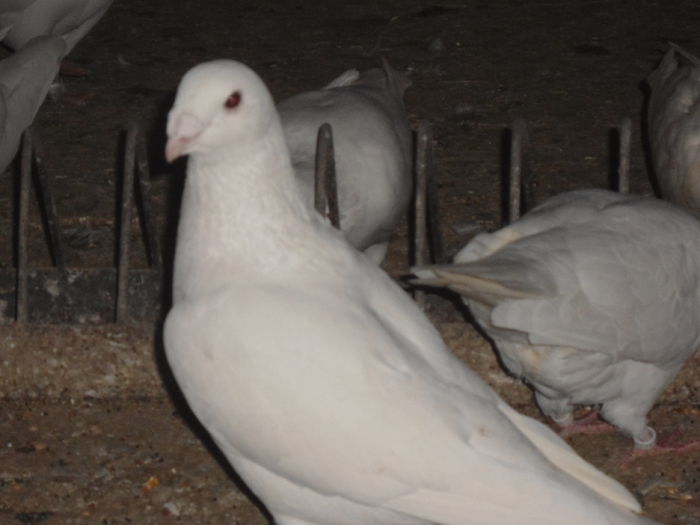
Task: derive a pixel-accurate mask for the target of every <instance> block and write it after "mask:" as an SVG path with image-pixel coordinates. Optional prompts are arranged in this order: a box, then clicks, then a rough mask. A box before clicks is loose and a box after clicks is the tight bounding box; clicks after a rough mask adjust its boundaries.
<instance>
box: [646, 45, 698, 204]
mask: <svg viewBox="0 0 700 525" xmlns="http://www.w3.org/2000/svg"><path fill="white" fill-rule="evenodd" d="M684 57H685V58H684ZM679 60H682V61H684V62H685V63H683V64H682V65H681V63H680V62H679ZM648 84H649V87H650V89H651V97H650V99H649V107H648V112H647V124H648V130H649V142H650V145H651V153H652V160H653V164H654V173H655V175H656V180H657V182H658V184H659V188H660V190H661V195H662V196H663V197H664V198H665V199H667V200H669V201H671V202H673V203H675V204H678V205H681V206H684V207H686V208H689V209H690V210H692V211H693V212H694V213H695V214H696V215H697V214H700V60H698V59H697V58H695V57H693V56H692V55H689V54H688V53H686V52H681V53H679V50H678V48H677V47H675V46H674V47H671V49H669V50H668V52H667V53H666V54H665V55H664V57H663V60H662V61H661V63H660V64H659V67H658V68H657V69H656V70H655V71H654V72H653V73H652V74H651V75H650V76H649V79H648Z"/></svg>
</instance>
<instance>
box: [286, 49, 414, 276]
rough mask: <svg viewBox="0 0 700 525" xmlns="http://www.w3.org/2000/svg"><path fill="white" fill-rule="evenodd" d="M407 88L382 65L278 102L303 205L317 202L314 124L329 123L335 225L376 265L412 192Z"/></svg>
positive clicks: (401, 78) (401, 77)
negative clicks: (335, 187) (335, 189)
mask: <svg viewBox="0 0 700 525" xmlns="http://www.w3.org/2000/svg"><path fill="white" fill-rule="evenodd" d="M408 85H409V82H408V80H407V79H406V78H405V76H404V75H402V74H401V73H399V72H397V71H394V70H393V69H391V67H390V66H389V65H388V64H387V63H386V62H385V63H384V67H383V69H371V70H369V71H365V72H363V73H358V72H357V71H356V70H349V71H346V72H345V73H343V74H342V75H341V76H340V77H338V78H337V79H335V80H334V81H333V82H331V83H330V84H329V85H328V86H326V87H325V88H323V89H320V90H316V91H308V92H304V93H300V94H298V95H295V96H293V97H291V98H289V99H287V100H284V101H283V102H281V103H280V104H278V106H277V110H278V111H279V114H280V118H281V120H282V129H283V130H284V135H285V139H286V142H287V146H288V148H289V151H290V154H291V159H292V164H293V166H294V171H295V174H296V178H297V181H298V183H299V186H300V188H301V192H302V197H303V199H304V203H305V204H306V206H307V207H308V208H309V209H312V208H313V206H314V180H315V179H314V172H315V155H316V138H317V135H318V128H319V126H321V124H323V123H325V122H327V123H329V124H331V126H332V128H333V145H334V151H335V167H336V177H337V182H338V208H339V212H340V229H341V230H342V231H343V233H344V234H345V236H346V237H347V239H348V240H349V241H350V243H351V244H352V245H353V246H355V247H356V248H357V249H359V250H362V251H366V252H367V254H368V255H369V256H370V257H371V258H372V260H374V261H375V262H376V263H377V264H379V263H381V262H382V260H383V259H384V256H385V254H386V250H387V247H388V244H389V238H390V237H391V234H392V233H393V231H394V229H395V228H396V226H397V225H398V223H399V221H400V220H401V217H402V216H403V214H404V213H405V212H406V210H407V208H408V203H409V200H410V198H411V193H412V191H413V173H412V166H413V163H412V136H411V129H410V127H409V124H408V120H407V118H406V111H405V109H404V104H403V93H404V90H405V88H406V87H407V86H408Z"/></svg>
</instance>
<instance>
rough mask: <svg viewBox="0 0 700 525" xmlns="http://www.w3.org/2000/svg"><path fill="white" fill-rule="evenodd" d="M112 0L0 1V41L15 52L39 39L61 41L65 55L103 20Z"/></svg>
mask: <svg viewBox="0 0 700 525" xmlns="http://www.w3.org/2000/svg"><path fill="white" fill-rule="evenodd" d="M111 3H112V0H0V39H1V40H2V41H3V43H5V44H6V45H7V46H9V47H11V48H12V49H14V50H19V49H21V48H22V47H23V46H24V45H25V44H26V43H27V42H29V41H30V40H32V39H33V38H36V37H38V36H49V35H50V36H57V37H60V38H62V39H63V40H64V42H65V45H66V48H65V54H66V55H67V54H68V53H70V52H71V50H72V49H73V47H75V45H76V44H77V43H78V42H79V41H80V40H81V39H82V38H83V37H84V36H85V35H86V34H87V33H88V31H90V29H92V28H93V26H94V25H95V24H96V23H97V22H98V21H99V20H100V18H102V16H103V15H104V14H105V12H106V11H107V9H108V8H109V6H110V5H111Z"/></svg>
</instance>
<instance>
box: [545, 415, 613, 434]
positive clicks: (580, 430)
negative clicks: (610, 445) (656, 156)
mask: <svg viewBox="0 0 700 525" xmlns="http://www.w3.org/2000/svg"><path fill="white" fill-rule="evenodd" d="M567 419H568V418H561V419H560V420H556V419H555V422H557V423H559V422H560V421H562V422H564V423H566V420H567ZM562 426H564V428H563V429H562V430H561V431H560V432H559V437H561V438H562V439H566V438H569V437H571V436H575V435H578V434H585V435H588V436H591V435H596V434H609V433H611V432H617V429H616V428H615V427H614V426H612V425H611V424H609V423H605V422H604V421H601V420H600V418H599V417H598V412H597V411H595V410H591V411H590V412H589V413H588V414H586V415H585V416H583V417H582V418H579V419H576V420H574V419H573V417H571V418H570V422H569V423H568V424H566V425H562Z"/></svg>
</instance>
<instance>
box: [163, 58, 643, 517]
mask: <svg viewBox="0 0 700 525" xmlns="http://www.w3.org/2000/svg"><path fill="white" fill-rule="evenodd" d="M167 133H168V142H167V145H166V158H167V159H168V160H174V159H176V158H177V157H179V156H181V155H187V154H189V164H188V167H187V179H186V183H185V190H184V194H183V199H182V210H181V215H180V222H179V231H178V238H177V249H176V255H175V274H174V289H173V307H172V309H171V311H170V312H169V314H168V316H167V320H166V323H165V332H164V343H165V348H166V356H167V360H168V363H169V364H170V367H171V369H172V371H173V373H174V376H175V378H176V379H177V382H178V384H179V385H180V388H181V389H182V392H183V393H184V395H185V398H186V399H187V401H188V403H189V405H190V406H191V408H192V409H193V410H194V413H195V414H196V415H197V417H198V418H199V419H200V421H201V422H202V423H203V424H204V426H205V427H206V429H207V430H208V431H209V433H210V434H211V436H212V437H213V439H214V441H215V442H216V443H217V445H218V446H219V447H220V449H221V451H222V452H223V453H224V454H225V456H226V457H227V458H228V460H229V461H230V462H231V464H232V465H233V466H234V467H235V469H236V471H237V472H238V474H239V475H240V476H241V477H242V479H243V480H244V481H245V482H246V483H247V484H248V486H249V487H250V488H251V489H252V490H253V492H255V494H257V496H258V497H259V498H260V499H261V500H262V501H263V502H264V503H265V505H266V506H267V508H268V510H269V511H270V513H271V514H272V516H273V517H274V520H275V523H276V524H277V525H358V524H370V523H371V524H375V525H429V524H436V523H440V524H443V525H469V524H478V525H496V524H499V525H501V524H504V523H518V524H519V525H535V524H537V525H543V524H550V525H553V524H557V525H558V524H561V523H569V524H585V525H590V524H592V523H595V524H641V523H652V521H651V520H648V519H646V518H643V517H641V516H639V515H638V514H637V513H638V511H639V505H638V503H637V502H636V501H635V499H634V498H633V497H632V496H631V495H630V494H629V493H628V492H627V491H626V490H625V489H624V488H623V487H622V486H621V485H620V484H618V483H617V482H616V481H614V480H612V479H610V478H608V477H607V476H606V475H604V474H603V473H601V472H600V471H598V470H597V469H595V468H594V467H592V466H591V465H589V464H588V463H586V462H585V461H584V460H582V459H581V458H580V457H579V456H578V455H577V454H576V453H575V452H574V451H573V450H572V449H571V448H570V447H569V446H568V445H567V444H566V443H565V442H564V441H563V440H561V439H560V438H559V437H558V436H557V435H556V434H555V433H553V432H552V431H551V430H550V429H549V428H548V427H546V426H545V425H543V424H541V423H539V422H537V421H535V420H533V419H530V418H528V417H525V416H522V415H520V414H518V413H517V412H515V411H514V410H513V409H512V408H510V407H509V406H508V405H507V404H506V403H504V402H503V401H502V400H501V399H500V398H499V397H498V395H497V394H496V393H495V392H494V391H493V390H491V388H490V387H489V386H488V385H487V384H486V383H484V382H483V381H482V380H481V379H480V378H479V377H478V376H477V375H476V374H475V373H474V372H472V371H471V370H470V369H468V368H467V367H466V366H465V365H464V364H463V363H462V362H461V361H459V360H458V359H457V358H456V357H455V356H454V355H452V354H451V353H450V352H449V350H448V349H447V348H446V347H445V345H444V343H443V342H442V340H441V339H440V336H439V334H438V333H437V331H436V330H435V329H434V328H433V326H432V325H431V324H430V322H429V321H428V320H427V318H426V317H425V316H424V315H423V314H422V313H421V311H420V310H419V309H418V308H417V307H416V305H415V303H414V302H413V301H412V300H411V299H410V298H409V297H408V296H407V295H406V294H405V293H404V292H403V291H402V290H401V289H400V288H399V287H398V286H397V285H396V284H395V283H394V282H393V281H392V280H391V279H390V278H389V277H388V276H387V275H386V274H385V273H384V272H382V271H381V270H380V269H379V268H378V267H377V266H376V265H375V264H373V262H372V261H370V260H369V259H368V258H367V257H365V256H364V255H362V254H361V253H359V252H358V251H357V250H355V249H354V248H353V247H352V246H351V245H350V244H348V243H347V241H346V240H345V239H344V238H343V236H342V234H341V233H340V232H338V231H337V230H335V229H333V228H332V227H331V226H330V225H329V224H327V223H326V222H325V221H323V220H322V219H321V217H320V215H319V214H317V213H316V212H315V211H312V210H309V208H308V207H307V206H306V205H305V204H304V202H303V200H302V197H301V195H300V192H299V189H298V186H297V184H296V181H295V178H294V171H293V168H292V164H291V161H290V157H289V153H288V150H287V147H286V144H285V140H284V136H283V133H282V127H281V124H280V120H279V118H278V114H277V112H276V111H275V106H274V104H273V101H272V98H271V96H270V94H269V92H268V90H267V88H266V87H265V85H264V83H263V82H262V81H261V80H260V78H259V77H258V76H257V75H256V74H255V73H254V72H253V71H251V70H250V69H249V68H247V67H246V66H244V65H243V64H240V63H238V62H234V61H230V60H218V61H213V62H207V63H204V64H201V65H199V66H196V67H195V68H193V69H192V70H190V71H189V72H188V73H187V74H186V75H185V77H184V78H183V80H182V82H181V84H180V86H179V88H178V92H177V95H176V98H175V103H174V106H173V108H172V110H171V111H170V114H169V116H168V126H167Z"/></svg>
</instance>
